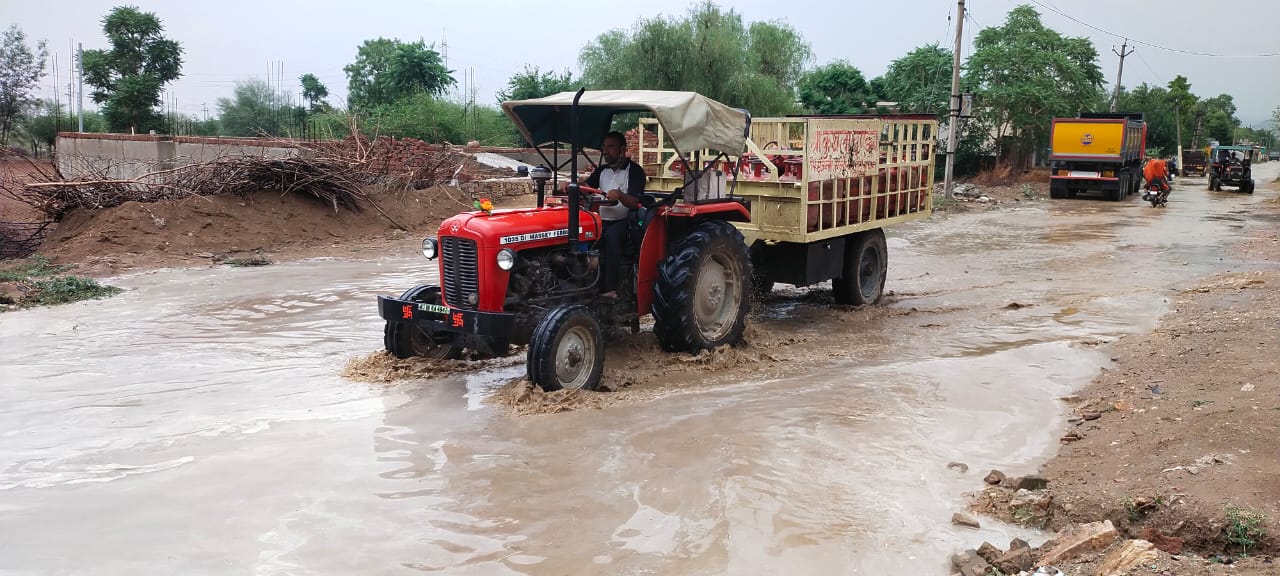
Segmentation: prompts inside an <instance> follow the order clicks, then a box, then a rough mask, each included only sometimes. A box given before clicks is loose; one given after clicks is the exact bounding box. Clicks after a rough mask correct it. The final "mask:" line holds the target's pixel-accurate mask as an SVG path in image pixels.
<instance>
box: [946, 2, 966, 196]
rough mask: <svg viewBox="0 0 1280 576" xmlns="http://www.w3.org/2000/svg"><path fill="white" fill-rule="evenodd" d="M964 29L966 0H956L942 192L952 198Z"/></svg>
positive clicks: (958, 123)
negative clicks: (945, 163)
mask: <svg viewBox="0 0 1280 576" xmlns="http://www.w3.org/2000/svg"><path fill="white" fill-rule="evenodd" d="M963 30H964V0H957V2H956V48H955V53H954V54H953V56H954V58H953V59H952V62H951V110H950V116H951V121H950V123H949V124H948V126H947V169H946V171H945V172H944V173H943V178H942V193H943V194H946V196H947V198H952V197H953V196H952V193H951V177H952V176H953V175H954V174H955V167H956V136H957V134H958V133H959V132H960V40H961V39H962V38H963V36H962V34H963Z"/></svg>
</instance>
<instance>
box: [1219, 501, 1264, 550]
mask: <svg viewBox="0 0 1280 576" xmlns="http://www.w3.org/2000/svg"><path fill="white" fill-rule="evenodd" d="M1223 512H1224V514H1225V515H1226V517H1227V527H1226V528H1224V529H1223V530H1224V532H1226V534H1225V536H1226V538H1227V542H1229V543H1231V544H1234V545H1236V546H1239V547H1240V554H1241V555H1242V556H1248V555H1249V547H1251V546H1255V545H1257V543H1258V541H1259V540H1262V539H1263V538H1264V537H1266V535H1267V529H1266V527H1265V526H1264V524H1265V523H1266V521H1267V517H1266V516H1264V515H1263V514H1262V513H1261V512H1257V511H1255V510H1246V509H1244V508H1240V507H1239V506H1236V505H1234V504H1227V507H1226V508H1225V509H1224V511H1223Z"/></svg>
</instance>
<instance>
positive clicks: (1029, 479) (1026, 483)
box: [1016, 475, 1049, 490]
mask: <svg viewBox="0 0 1280 576" xmlns="http://www.w3.org/2000/svg"><path fill="white" fill-rule="evenodd" d="M1048 486H1049V481H1048V480H1046V479H1045V478H1043V477H1040V476H1035V475H1030V476H1023V477H1022V478H1019V479H1018V485H1017V486H1016V488H1017V489H1018V490H1044V489H1045V488H1047V487H1048Z"/></svg>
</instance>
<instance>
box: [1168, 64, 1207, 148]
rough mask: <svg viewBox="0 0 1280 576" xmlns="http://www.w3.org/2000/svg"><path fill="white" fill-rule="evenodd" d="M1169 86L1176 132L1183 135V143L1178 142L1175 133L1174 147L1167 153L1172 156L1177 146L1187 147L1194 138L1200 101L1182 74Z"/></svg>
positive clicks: (1170, 82)
mask: <svg viewBox="0 0 1280 576" xmlns="http://www.w3.org/2000/svg"><path fill="white" fill-rule="evenodd" d="M1167 86H1168V87H1169V102H1170V104H1172V107H1173V111H1174V128H1175V130H1181V134H1182V141H1181V142H1176V140H1177V136H1176V134H1177V132H1176V131H1175V136H1174V140H1175V143H1174V147H1173V148H1171V149H1169V150H1167V151H1166V153H1170V154H1171V153H1175V152H1177V146H1179V145H1181V146H1183V147H1186V146H1187V144H1188V142H1189V141H1190V139H1191V138H1192V136H1193V130H1192V123H1193V122H1194V121H1195V110H1196V105H1197V104H1198V103H1199V100H1200V99H1199V98H1198V97H1196V95H1195V94H1192V93H1191V83H1190V82H1188V81H1187V78H1186V77H1185V76H1183V75H1181V74H1179V75H1177V76H1175V77H1174V79H1173V80H1170V81H1169V84H1167Z"/></svg>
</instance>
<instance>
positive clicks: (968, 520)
mask: <svg viewBox="0 0 1280 576" xmlns="http://www.w3.org/2000/svg"><path fill="white" fill-rule="evenodd" d="M951 523H952V524H955V525H957V526H964V527H967V528H981V527H982V525H981V524H979V523H978V519H977V518H974V517H973V516H970V515H968V514H965V513H964V512H956V513H955V514H952V515H951Z"/></svg>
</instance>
